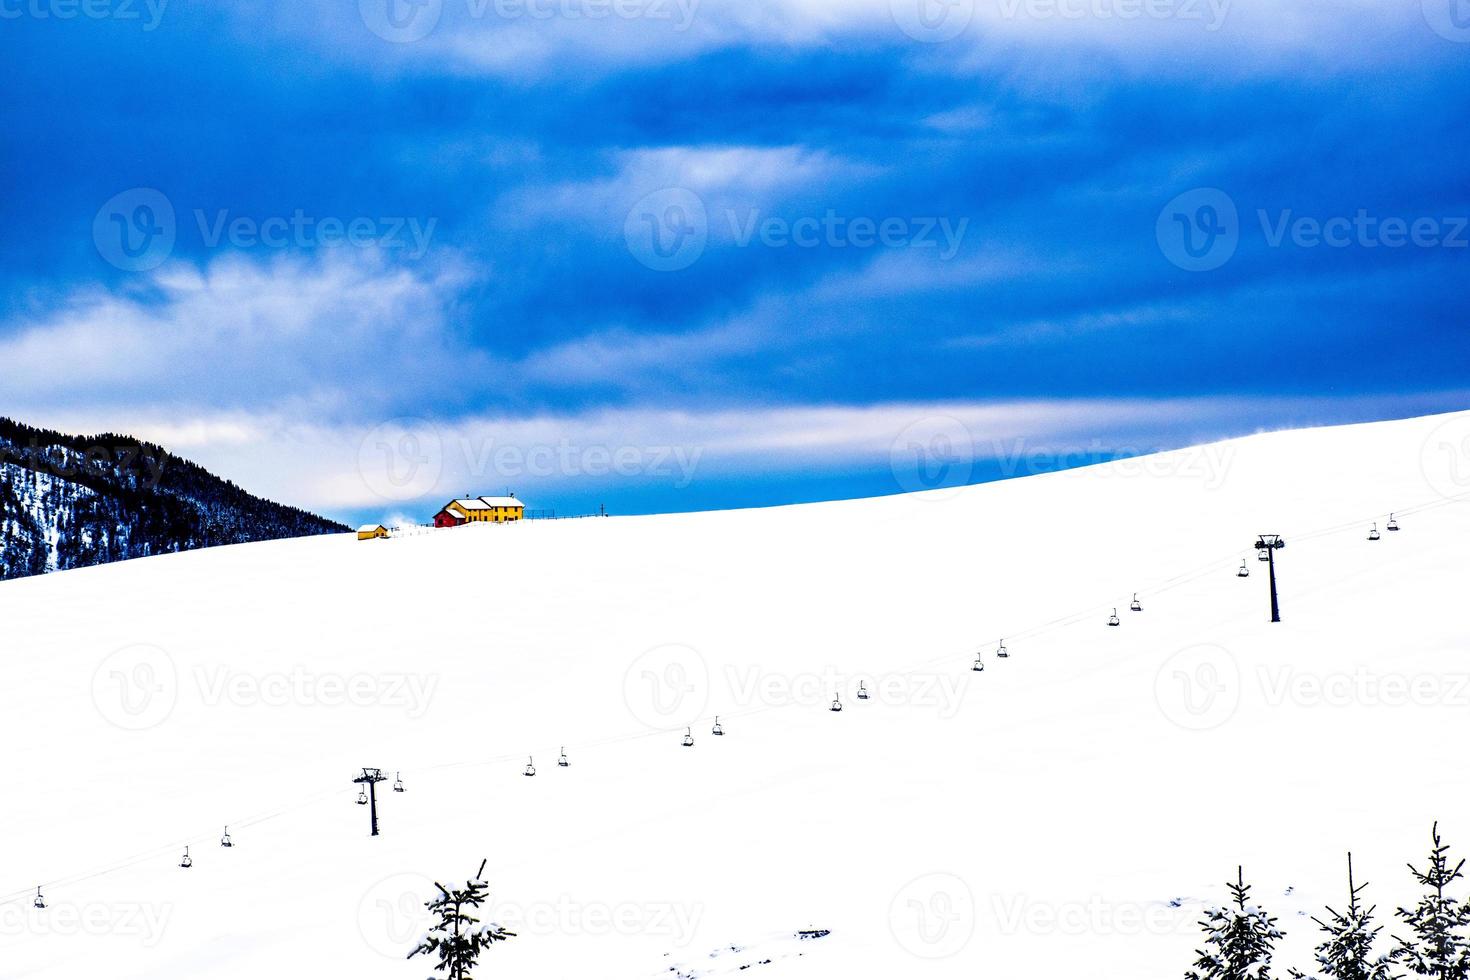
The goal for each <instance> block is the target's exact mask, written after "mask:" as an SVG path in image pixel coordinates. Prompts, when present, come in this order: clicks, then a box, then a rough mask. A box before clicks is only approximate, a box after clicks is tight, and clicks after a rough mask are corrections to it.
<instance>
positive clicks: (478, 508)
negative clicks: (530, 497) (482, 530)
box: [444, 497, 526, 524]
mask: <svg viewBox="0 0 1470 980" xmlns="http://www.w3.org/2000/svg"><path fill="white" fill-rule="evenodd" d="M444 512H445V513H448V514H452V515H454V516H455V517H458V518H460V519H461V520H463V521H464V522H465V523H467V524H473V523H482V522H483V523H492V524H500V523H502V522H504V521H518V520H521V519H522V518H523V517H525V516H526V505H525V504H523V503H521V502H520V501H519V500H517V499H516V498H514V497H465V498H463V499H460V500H451V501H450V502H449V503H447V504H445V505H444Z"/></svg>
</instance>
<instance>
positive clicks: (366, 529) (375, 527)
mask: <svg viewBox="0 0 1470 980" xmlns="http://www.w3.org/2000/svg"><path fill="white" fill-rule="evenodd" d="M386 530H388V529H387V528H386V527H384V526H383V525H381V524H364V525H363V526H362V527H360V528H358V529H357V533H358V534H368V533H370V532H372V531H386Z"/></svg>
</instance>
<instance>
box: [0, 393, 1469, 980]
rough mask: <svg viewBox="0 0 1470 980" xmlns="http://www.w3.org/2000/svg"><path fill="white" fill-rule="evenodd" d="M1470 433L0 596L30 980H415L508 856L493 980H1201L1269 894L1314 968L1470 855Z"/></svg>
mask: <svg viewBox="0 0 1470 980" xmlns="http://www.w3.org/2000/svg"><path fill="white" fill-rule="evenodd" d="M1467 437H1470V414H1466V415H1456V416H1441V417H1437V418H1429V419H1419V420H1410V421H1404V422H1393V423H1383V424H1376V425H1365V426H1352V427H1344V428H1335V429H1318V430H1304V431H1294V432H1281V433H1273V434H1268V435H1261V436H1256V437H1252V438H1248V439H1243V440H1238V441H1234V442H1230V443H1224V444H1219V445H1214V446H1208V447H1203V448H1201V449H1197V450H1187V451H1181V452H1176V453H1169V454H1165V455H1161V456H1156V457H1149V458H1146V459H1141V460H1130V461H1124V462H1119V463H1112V464H1107V465H1103V466H1097V467H1092V468H1088V469H1083V470H1073V471H1069V472H1064V473H1059V474H1053V475H1046V476H1039V477H1033V478H1027V479H1019V480H1013V481H1009V482H1005V483H997V484H989V485H984V486H978V487H973V488H968V489H965V490H962V491H944V490H942V491H936V492H932V493H927V494H923V493H921V494H909V495H902V496H894V497H887V498H880V499H873V500H861V501H851V502H844V503H831V504H819V505H809V506H799V507H786V508H777V509H771V510H753V511H737V512H722V513H706V514H687V515H677V516H660V517H644V518H623V519H617V518H615V519H607V520H581V521H560V522H553V521H548V522H537V523H530V524H522V525H519V526H504V527H468V528H458V529H452V530H444V531H437V532H434V533H432V534H426V535H421V536H416V537H410V538H404V539H401V540H393V541H386V542H381V541H379V542H361V543H360V542H358V541H356V540H354V539H353V538H352V537H351V536H347V535H342V536H331V537H323V538H314V539H302V540H293V541H280V542H270V543H262V544H249V545H239V546H232V547H224V548H217V549H212V550H207V551H201V552H195V553H190V554H181V555H171V556H165V557H159V558H149V559H143V560H139V561H132V562H126V563H123V564H120V565H114V566H108V567H101V568H92V569H83V570H79V571H73V572H65V573H61V574H57V575H52V576H45V577H42V578H37V579H27V580H22V581H16V582H9V583H4V584H0V617H3V620H4V622H5V624H6V628H5V631H4V636H5V645H4V650H3V653H0V657H3V664H4V671H5V673H4V679H5V682H4V683H3V684H0V718H3V719H4V730H5V733H6V736H7V738H6V744H7V746H8V747H9V749H10V751H9V752H7V753H6V757H5V764H4V766H3V770H0V780H3V787H4V789H3V794H4V796H3V805H0V896H3V898H4V899H5V904H4V905H3V906H0V975H3V976H4V977H6V978H13V977H87V976H105V977H108V978H109V980H126V978H148V980H163V978H190V980H196V978H200V977H230V978H236V977H238V978H251V980H256V978H259V977H260V976H262V975H268V974H273V975H278V976H287V977H305V976H330V977H353V978H383V980H388V978H422V977H424V976H426V975H427V974H428V964H427V963H425V962H422V961H420V960H415V961H412V962H404V960H403V956H404V954H405V953H406V951H407V950H408V949H409V948H410V947H411V946H412V944H413V942H414V940H415V939H416V938H417V930H418V929H419V928H420V927H421V925H422V923H421V922H420V921H419V915H418V913H417V912H416V903H418V902H420V901H422V899H423V898H424V897H426V896H427V895H428V894H429V891H430V887H431V886H430V883H429V880H430V879H431V878H438V879H440V880H443V881H448V880H449V879H459V880H462V879H463V878H464V877H466V876H468V875H469V874H471V873H472V872H473V871H474V869H475V868H476V866H477V865H478V864H479V862H480V860H481V859H482V858H488V860H489V864H488V867H487V877H488V878H489V879H490V881H491V882H492V884H493V886H494V889H495V898H496V901H497V908H496V910H495V913H494V915H495V916H496V917H497V918H499V919H500V920H501V921H502V922H504V923H505V924H507V925H509V926H510V927H512V928H515V929H517V931H518V932H519V933H520V935H519V936H518V937H517V938H516V939H515V940H513V941H511V942H509V943H506V944H503V945H499V946H497V947H495V948H494V949H492V950H491V951H490V952H489V953H488V954H487V957H486V963H485V966H484V967H483V968H482V971H481V972H482V973H483V975H485V976H499V977H518V978H560V977H584V978H585V977H597V978H609V980H617V978H632V980H642V978H654V977H673V976H679V977H704V976H735V975H739V976H742V977H749V978H761V980H764V978H771V980H777V978H797V977H837V978H883V980H891V978H895V977H965V978H973V977H995V978H1012V977H1021V976H1025V977H1057V978H1083V977H1085V978H1089V980H1095V978H1119V980H1123V978H1127V980H1138V978H1142V977H1173V976H1178V975H1180V974H1181V973H1182V971H1183V970H1184V968H1185V967H1186V966H1187V965H1188V963H1189V961H1190V960H1191V959H1192V951H1193V949H1194V948H1195V945H1196V942H1197V938H1196V930H1195V927H1194V922H1195V920H1196V919H1197V918H1198V915H1199V912H1200V907H1201V903H1202V902H1203V901H1218V900H1221V899H1223V897H1224V892H1223V887H1222V885H1221V883H1222V882H1224V881H1225V879H1226V878H1227V877H1233V874H1234V870H1235V866H1236V865H1237V864H1238V863H1243V864H1244V865H1245V868H1246V875H1247V878H1248V879H1249V880H1252V881H1254V882H1255V883H1256V891H1255V897H1256V898H1258V899H1259V900H1260V901H1261V902H1262V903H1263V904H1264V905H1265V906H1266V907H1267V908H1268V909H1270V910H1272V911H1273V912H1275V913H1277V914H1278V915H1280V916H1281V918H1282V925H1283V927H1284V928H1285V929H1286V930H1287V932H1288V939H1287V943H1286V947H1285V952H1284V953H1283V954H1282V956H1281V958H1280V960H1279V961H1278V962H1279V963H1280V965H1281V966H1282V967H1284V966H1286V965H1292V964H1295V965H1298V966H1300V967H1302V968H1306V967H1307V966H1308V965H1309V962H1308V950H1309V949H1310V946H1311V945H1312V944H1313V943H1314V942H1315V936H1314V935H1313V928H1312V927H1311V925H1310V922H1309V920H1308V919H1307V918H1306V917H1305V915H1303V914H1302V913H1310V912H1314V911H1316V910H1317V908H1318V907H1319V906H1320V904H1321V903H1323V902H1328V901H1331V902H1334V903H1335V902H1337V901H1339V900H1341V899H1342V897H1343V896H1342V885H1343V882H1342V879H1343V877H1344V875H1343V867H1342V865H1343V856H1344V853H1345V852H1346V851H1347V850H1348V849H1349V848H1351V849H1352V850H1353V852H1354V858H1355V865H1356V867H1357V868H1358V870H1359V874H1360V877H1362V878H1366V879H1368V880H1370V881H1371V882H1372V887H1371V888H1370V890H1369V893H1368V895H1369V897H1370V899H1372V900H1375V901H1377V902H1378V904H1379V906H1380V908H1381V909H1382V910H1384V911H1387V910H1388V909H1390V908H1391V907H1392V906H1393V905H1394V904H1395V903H1398V902H1405V901H1409V900H1410V899H1411V896H1412V889H1411V887H1410V882H1409V881H1408V876H1407V872H1406V871H1405V870H1404V869H1403V863H1404V861H1406V860H1410V859H1414V860H1417V859H1419V858H1420V856H1421V855H1422V853H1423V852H1424V851H1425V850H1426V849H1427V846H1428V835H1429V827H1430V823H1431V821H1432V820H1434V819H1436V818H1438V819H1439V820H1440V821H1441V829H1442V830H1443V831H1444V832H1445V834H1446V836H1447V839H1448V840H1449V841H1450V843H1451V844H1458V845H1460V847H1461V851H1462V853H1463V852H1464V848H1467V847H1470V795H1467V791H1466V779H1465V764H1466V763H1465V759H1466V750H1465V732H1466V730H1467V729H1466V725H1467V719H1470V685H1467V683H1466V679H1467V653H1466V651H1467V650H1470V620H1467V617H1466V616H1465V615H1464V612H1463V610H1464V594H1465V588H1466V584H1467V581H1470V575H1467V572H1470V558H1467V541H1470V506H1467V504H1466V503H1464V502H1461V501H1458V500H1454V499H1452V498H1453V497H1454V496H1455V495H1457V494H1464V493H1466V492H1467V491H1470V469H1464V470H1456V469H1455V466H1456V465H1457V464H1458V465H1460V466H1461V467H1463V466H1464V464H1465V450H1466V447H1467V446H1470V441H1467ZM1390 511H1396V512H1397V515H1398V519H1399V522H1400V523H1401V525H1402V530H1400V531H1398V532H1386V531H1385V532H1384V533H1383V536H1382V540H1379V541H1375V542H1369V541H1368V540H1366V536H1367V532H1368V529H1369V524H1370V522H1371V521H1377V523H1378V526H1379V527H1380V528H1383V527H1384V526H1385V522H1386V519H1387V517H1388V513H1389V512H1390ZM1258 532H1279V533H1281V534H1283V535H1285V536H1286V540H1287V547H1286V548H1285V549H1284V550H1283V551H1282V552H1280V553H1279V559H1280V561H1279V566H1280V567H1279V572H1280V585H1281V601H1282V610H1283V617H1284V622H1282V623H1280V624H1277V625H1271V624H1269V623H1268V622H1267V621H1266V619H1267V615H1266V614H1267V596H1266V576H1265V565H1264V564H1261V563H1258V562H1257V561H1256V560H1255V555H1254V553H1253V552H1252V550H1251V548H1250V545H1251V543H1252V542H1253V541H1254V539H1255V535H1256V534H1257V533H1258ZM1243 558H1245V559H1248V561H1247V562H1246V564H1247V566H1248V567H1249V569H1250V571H1251V575H1250V577H1249V578H1245V579H1240V578H1237V577H1236V569H1237V568H1238V567H1239V565H1240V563H1241V560H1242V559H1243ZM1135 591H1136V592H1137V593H1138V596H1139V599H1140V600H1141V602H1142V605H1143V611H1142V612H1139V613H1133V612H1130V611H1129V610H1128V608H1127V606H1128V601H1129V599H1130V598H1131V596H1132V595H1133V593H1134V592H1135ZM1114 607H1117V608H1118V610H1119V616H1120V617H1121V619H1122V624H1121V625H1120V626H1119V627H1117V628H1110V627H1108V626H1107V625H1105V621H1106V619H1107V617H1108V615H1109V614H1110V612H1111V611H1112V609H1113V608H1114ZM1001 637H1004V639H1005V643H1006V646H1007V647H1008V648H1009V650H1010V653H1011V656H1010V657H1009V658H1008V659H1005V660H997V659H996V658H995V657H994V656H993V651H994V649H995V647H996V644H997V641H998V639H1000V638H1001ZM976 651H981V652H982V653H983V655H984V663H985V670H984V671H983V672H982V673H975V672H973V671H972V670H971V664H972V662H973V660H974V655H975V653H976ZM860 684H861V685H862V686H863V687H864V688H865V689H866V690H868V691H869V692H871V694H872V696H871V697H870V698H869V699H867V700H866V701H859V700H858V699H857V698H856V697H855V694H856V691H857V689H858V687H859V685H860ZM834 695H836V696H839V697H840V699H841V701H842V705H843V710H842V711H841V712H840V713H835V712H832V711H830V710H829V707H830V703H831V701H832V700H833V698H834ZM716 714H718V715H719V718H720V722H721V724H722V726H723V727H724V730H725V732H726V734H725V735H724V736H723V737H715V736H712V735H711V734H710V729H711V725H712V723H713V721H714V716H715V715H716ZM686 725H688V726H691V728H692V732H693V735H694V738H695V745H694V746H693V747H692V748H685V747H683V746H681V744H680V740H681V738H682V736H683V735H684V731H685V726H686ZM562 746H565V747H566V752H567V755H568V759H569V762H570V765H569V766H568V767H566V768H561V767H559V766H557V765H556V757H557V754H558V751H559V749H560V747H562ZM528 756H534V760H535V766H536V770H537V774H536V776H535V777H534V778H527V777H525V776H523V775H522V770H523V767H524V766H525V764H526V762H527V757H528ZM362 766H381V767H383V768H385V769H386V770H387V771H388V775H389V779H390V782H388V783H384V784H381V785H380V786H379V787H378V789H379V790H380V793H379V808H380V813H381V821H382V827H383V832H382V835H381V836H380V837H377V838H371V837H369V835H368V833H367V830H368V816H367V812H366V811H367V808H366V807H359V806H356V805H354V798H355V796H356V792H357V787H356V786H354V785H353V784H352V782H351V779H352V777H353V776H354V775H356V774H357V773H359V772H360V767H362ZM399 771H401V773H402V778H403V781H404V784H405V787H406V790H407V792H405V793H401V794H399V793H394V792H392V791H391V790H390V789H389V787H390V786H391V779H392V777H393V775H394V773H395V772H399ZM227 823H228V824H229V829H230V834H231V835H232V838H233V840H234V842H235V844H236V845H237V846H235V847H234V848H231V849H228V850H226V849H223V848H221V847H219V846H218V838H219V835H220V833H221V831H222V830H223V827H224V825H225V824H227ZM186 844H187V845H188V846H189V847H190V852H191V855H192V857H193V858H194V866H193V867H192V868H190V869H187V870H185V869H181V868H179V867H178V866H177V864H178V860H179V857H180V855H181V853H182V851H183V848H184V846H185V845H186ZM38 883H44V885H45V897H46V900H47V901H48V903H49V906H50V907H49V908H48V909H46V910H44V911H38V910H35V909H33V908H32V907H31V904H30V902H31V899H32V898H33V897H34V889H35V886H36V885H37V884H38ZM805 929H817V930H830V935H826V936H818V937H813V938H806V939H802V938H797V936H796V933H797V932H798V931H799V930H805Z"/></svg>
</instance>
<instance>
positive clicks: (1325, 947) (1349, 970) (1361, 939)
mask: <svg viewBox="0 0 1470 980" xmlns="http://www.w3.org/2000/svg"><path fill="white" fill-rule="evenodd" d="M1367 887H1368V883H1367V882H1366V881H1365V882H1363V884H1361V885H1355V884H1353V856H1352V855H1351V854H1349V855H1348V907H1347V912H1346V913H1345V914H1344V913H1339V912H1337V911H1335V910H1334V909H1333V908H1332V906H1330V905H1329V906H1327V915H1328V917H1329V918H1330V920H1331V921H1329V922H1323V921H1322V920H1321V919H1318V918H1316V917H1315V916H1314V917H1313V918H1312V921H1313V922H1315V923H1317V925H1319V926H1321V927H1322V931H1323V932H1325V933H1327V936H1328V938H1327V940H1326V941H1325V942H1323V943H1322V945H1320V946H1318V947H1317V967H1318V968H1319V969H1320V970H1321V971H1322V975H1323V976H1326V977H1331V978H1332V980H1395V977H1396V976H1397V974H1395V973H1393V972H1392V970H1391V966H1392V963H1393V960H1392V958H1391V957H1389V956H1379V957H1376V958H1375V957H1374V956H1373V943H1374V941H1375V940H1376V939H1377V938H1378V934H1379V933H1380V932H1382V931H1383V927H1382V926H1375V925H1373V912H1374V911H1375V910H1376V908H1377V907H1376V906H1369V907H1368V908H1366V909H1365V908H1363V905H1362V903H1361V902H1360V901H1358V895H1359V893H1361V892H1362V891H1363V889H1365V888H1367ZM1291 975H1292V976H1293V977H1294V978H1296V980H1310V978H1309V976H1308V974H1305V973H1302V972H1300V971H1298V970H1292V971H1291Z"/></svg>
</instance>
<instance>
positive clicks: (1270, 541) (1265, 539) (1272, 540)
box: [1256, 534, 1286, 623]
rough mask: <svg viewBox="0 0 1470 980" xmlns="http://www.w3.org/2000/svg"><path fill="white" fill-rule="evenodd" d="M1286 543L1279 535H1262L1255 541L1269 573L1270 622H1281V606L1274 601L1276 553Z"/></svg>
mask: <svg viewBox="0 0 1470 980" xmlns="http://www.w3.org/2000/svg"><path fill="white" fill-rule="evenodd" d="M1285 547H1286V542H1285V541H1283V540H1282V539H1281V535H1279V534H1263V535H1261V536H1260V537H1259V538H1258V539H1257V540H1256V548H1257V549H1258V551H1259V552H1260V553H1261V554H1263V555H1265V556H1266V561H1267V562H1268V563H1269V566H1268V567H1269V570H1270V573H1271V622H1273V623H1279V622H1281V606H1280V604H1279V603H1277V601H1276V552H1277V550H1278V549H1280V548H1285Z"/></svg>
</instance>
